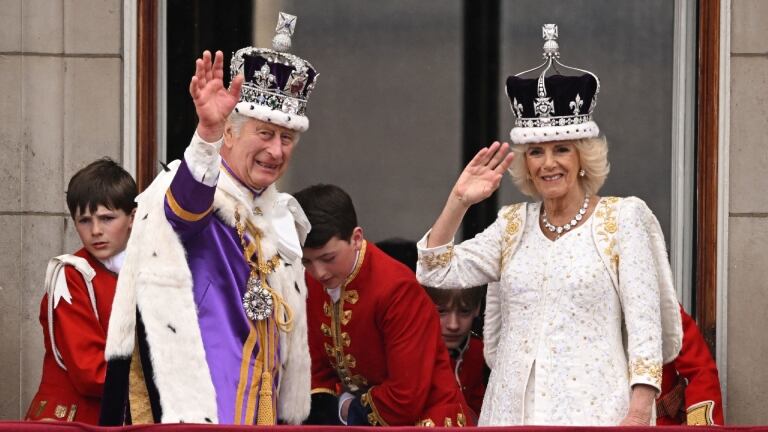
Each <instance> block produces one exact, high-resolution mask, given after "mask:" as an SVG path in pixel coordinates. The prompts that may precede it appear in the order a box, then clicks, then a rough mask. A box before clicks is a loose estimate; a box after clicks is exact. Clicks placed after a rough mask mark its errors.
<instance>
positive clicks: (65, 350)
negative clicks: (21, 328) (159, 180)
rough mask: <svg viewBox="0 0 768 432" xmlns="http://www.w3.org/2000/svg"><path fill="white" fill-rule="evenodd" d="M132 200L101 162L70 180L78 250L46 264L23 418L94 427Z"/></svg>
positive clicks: (124, 182) (128, 187) (125, 181)
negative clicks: (34, 381) (35, 364)
mask: <svg viewBox="0 0 768 432" xmlns="http://www.w3.org/2000/svg"><path fill="white" fill-rule="evenodd" d="M135 198H136V183H135V182H134V181H133V179H132V178H131V176H130V174H128V173H127V172H126V171H125V170H124V169H122V168H121V167H120V166H119V165H118V164H117V163H115V162H114V161H112V160H109V159H107V158H105V159H99V160H97V161H95V162H93V163H91V164H90V165H88V166H86V167H85V168H83V169H81V170H80V171H78V172H77V173H76V174H75V175H74V176H73V177H72V179H71V180H70V181H69V186H68V187H67V207H68V208H69V214H70V215H71V216H72V220H73V221H74V224H75V229H76V230H77V234H78V236H79V237H80V240H81V241H82V242H83V247H82V248H81V249H80V250H78V251H77V252H75V253H74V254H72V255H60V256H58V257H55V258H53V259H51V261H50V262H49V263H48V269H47V271H46V280H45V285H46V292H45V294H44V295H43V300H42V302H41V303H40V324H41V325H42V326H43V335H44V343H45V357H44V359H43V374H42V378H41V380H40V387H39V389H38V391H37V394H36V395H35V397H34V398H33V399H32V402H31V403H30V405H29V409H28V410H27V415H26V420H58V421H78V422H82V423H89V424H98V421H99V408H100V405H101V397H102V391H103V386H104V376H105V373H106V367H107V363H106V361H105V360H104V345H105V343H106V333H107V324H108V322H109V315H110V312H111V310H112V299H113V297H114V295H115V285H116V284H117V274H118V272H119V271H120V267H121V265H122V262H123V258H124V251H125V246H126V244H127V242H128V236H129V235H130V232H131V226H132V224H133V215H134V209H135V206H136V204H135V202H134V199H135Z"/></svg>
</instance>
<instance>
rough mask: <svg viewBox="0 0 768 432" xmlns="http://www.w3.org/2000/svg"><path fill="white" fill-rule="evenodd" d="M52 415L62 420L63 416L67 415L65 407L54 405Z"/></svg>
mask: <svg viewBox="0 0 768 432" xmlns="http://www.w3.org/2000/svg"><path fill="white" fill-rule="evenodd" d="M53 415H55V416H56V418H60V419H62V418H64V416H66V415H67V407H66V406H65V405H56V409H55V410H54V411H53Z"/></svg>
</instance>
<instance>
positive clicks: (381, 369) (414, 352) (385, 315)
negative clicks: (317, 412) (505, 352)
mask: <svg viewBox="0 0 768 432" xmlns="http://www.w3.org/2000/svg"><path fill="white" fill-rule="evenodd" d="M363 244H364V246H363V248H362V250H361V252H360V259H359V260H358V263H357V265H356V266H355V269H354V271H353V272H352V274H351V275H350V276H349V278H348V279H347V281H346V282H345V284H344V285H343V286H342V287H341V297H340V298H339V301H338V302H336V303H335V304H334V303H333V301H332V300H331V298H330V296H329V295H328V293H327V292H325V290H324V289H323V287H322V285H321V284H320V283H319V282H317V281H316V280H314V279H313V278H312V277H311V276H309V275H307V286H308V288H309V292H308V299H307V325H308V328H309V347H310V355H311V357H312V393H313V394H314V393H323V392H325V393H330V394H333V395H338V389H341V390H342V391H347V392H349V393H353V394H355V395H357V396H360V399H361V401H362V404H363V406H366V407H368V408H370V409H371V411H372V412H371V414H370V415H369V416H368V421H369V422H370V423H371V424H372V425H377V424H378V425H391V426H407V425H414V424H420V425H436V426H445V425H452V426H456V425H465V424H468V423H471V417H472V416H471V411H469V407H468V406H467V405H466V402H464V398H463V396H462V394H461V391H460V390H459V387H458V385H457V383H456V379H455V378H454V375H453V370H452V369H451V364H450V360H449V358H448V351H447V350H446V348H445V344H444V343H443V339H442V335H441V334H440V318H439V316H438V315H437V311H436V309H435V306H434V305H433V304H432V301H431V300H430V298H429V297H428V296H427V294H426V293H425V292H424V289H423V288H422V287H421V285H419V283H418V282H417V281H416V278H415V276H414V274H413V272H411V271H410V270H409V269H408V268H407V267H406V266H405V265H403V264H401V263H399V262H398V261H396V260H394V259H393V258H391V257H389V256H388V255H386V254H385V253H384V252H382V251H381V250H380V249H379V248H377V247H376V246H375V245H373V244H371V243H366V242H364V243H363Z"/></svg>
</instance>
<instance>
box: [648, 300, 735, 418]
mask: <svg viewBox="0 0 768 432" xmlns="http://www.w3.org/2000/svg"><path fill="white" fill-rule="evenodd" d="M680 314H681V315H682V319H683V347H682V348H681V349H680V354H678V356H677V358H676V359H675V360H674V361H673V362H671V363H667V364H665V365H664V368H663V369H662V377H661V395H660V396H659V398H658V399H657V400H656V413H657V414H656V415H657V418H656V424H658V425H679V424H687V425H689V426H693V425H711V424H716V425H722V424H723V398H722V395H721V392H720V379H719V378H718V374H717V364H716V363H715V361H714V359H713V358H712V354H710V352H709V347H708V346H707V342H706V341H705V340H704V337H702V335H701V332H700V331H699V328H698V327H697V326H696V321H694V320H693V318H691V316H690V315H688V314H687V313H686V312H685V310H683V308H682V306H681V307H680Z"/></svg>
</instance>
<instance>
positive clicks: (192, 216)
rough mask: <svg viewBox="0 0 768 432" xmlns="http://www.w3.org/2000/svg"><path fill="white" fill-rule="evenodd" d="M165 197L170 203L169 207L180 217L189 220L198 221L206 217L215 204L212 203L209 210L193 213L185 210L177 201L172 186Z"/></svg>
mask: <svg viewBox="0 0 768 432" xmlns="http://www.w3.org/2000/svg"><path fill="white" fill-rule="evenodd" d="M165 199H166V202H167V203H168V207H170V208H171V211H172V212H173V213H174V214H175V215H176V216H178V217H180V218H182V219H184V220H185V221H187V222H197V221H199V220H200V219H202V218H204V217H206V216H207V215H208V213H210V212H211V210H213V205H211V206H210V207H209V208H208V210H206V211H204V212H202V213H192V212H190V211H187V210H184V209H183V208H182V207H181V205H179V203H178V202H177V201H176V198H174V197H173V194H172V193H171V188H168V191H167V192H165Z"/></svg>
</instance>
